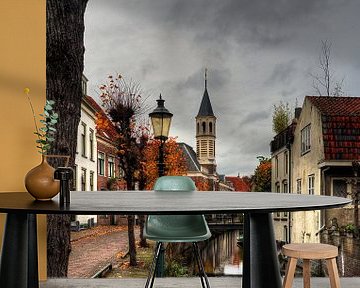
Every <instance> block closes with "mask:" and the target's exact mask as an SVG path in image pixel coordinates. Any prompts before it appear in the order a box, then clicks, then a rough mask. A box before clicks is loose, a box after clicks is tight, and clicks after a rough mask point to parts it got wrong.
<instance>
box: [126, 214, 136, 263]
mask: <svg viewBox="0 0 360 288" xmlns="http://www.w3.org/2000/svg"><path fill="white" fill-rule="evenodd" d="M134 224H135V216H134V215H129V216H128V237H129V255H130V266H136V265H137V261H136V244H135V231H134Z"/></svg>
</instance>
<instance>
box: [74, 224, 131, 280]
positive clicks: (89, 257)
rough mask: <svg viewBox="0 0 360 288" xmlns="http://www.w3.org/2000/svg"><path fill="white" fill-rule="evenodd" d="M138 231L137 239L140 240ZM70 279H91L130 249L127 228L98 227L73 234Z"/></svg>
mask: <svg viewBox="0 0 360 288" xmlns="http://www.w3.org/2000/svg"><path fill="white" fill-rule="evenodd" d="M137 234H138V229H135V237H136V239H137V238H138V235H137ZM71 247H72V248H71V249H72V250H71V253H70V259H69V270H68V278H90V277H91V276H93V275H94V274H95V273H96V272H97V271H99V270H100V269H102V268H103V267H104V266H105V265H107V264H108V263H113V262H114V260H115V257H116V254H118V253H125V252H126V251H127V249H128V233H127V226H97V227H95V228H92V229H87V230H83V231H80V232H71Z"/></svg>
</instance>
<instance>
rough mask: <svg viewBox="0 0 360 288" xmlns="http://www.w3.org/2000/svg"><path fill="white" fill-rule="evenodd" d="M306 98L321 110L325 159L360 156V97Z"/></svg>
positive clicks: (343, 158) (353, 158)
mask: <svg viewBox="0 0 360 288" xmlns="http://www.w3.org/2000/svg"><path fill="white" fill-rule="evenodd" d="M306 99H308V100H309V101H310V102H311V103H312V104H313V105H314V106H315V107H316V108H317V109H318V110H319V112H320V114H321V120H322V132H323V141H324V154H325V160H349V161H352V160H360V97H327V96H306Z"/></svg>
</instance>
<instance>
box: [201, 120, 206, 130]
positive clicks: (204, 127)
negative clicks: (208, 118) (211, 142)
mask: <svg viewBox="0 0 360 288" xmlns="http://www.w3.org/2000/svg"><path fill="white" fill-rule="evenodd" d="M202 132H203V133H206V123H205V122H202Z"/></svg>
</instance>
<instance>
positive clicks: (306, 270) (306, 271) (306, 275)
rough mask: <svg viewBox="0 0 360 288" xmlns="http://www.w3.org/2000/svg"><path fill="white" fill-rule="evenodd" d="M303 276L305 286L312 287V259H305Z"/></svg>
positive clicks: (306, 287)
mask: <svg viewBox="0 0 360 288" xmlns="http://www.w3.org/2000/svg"><path fill="white" fill-rule="evenodd" d="M303 261H304V262H303V278H304V288H310V274H311V273H310V260H309V259H304V260H303Z"/></svg>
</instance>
